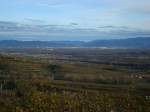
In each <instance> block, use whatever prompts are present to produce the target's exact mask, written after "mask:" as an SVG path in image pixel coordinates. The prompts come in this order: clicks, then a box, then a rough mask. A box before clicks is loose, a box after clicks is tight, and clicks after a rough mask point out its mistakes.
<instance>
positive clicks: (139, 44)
mask: <svg viewBox="0 0 150 112" xmlns="http://www.w3.org/2000/svg"><path fill="white" fill-rule="evenodd" d="M48 47H107V48H150V37H137V38H128V39H110V40H94V41H88V42H87V41H19V40H0V48H48Z"/></svg>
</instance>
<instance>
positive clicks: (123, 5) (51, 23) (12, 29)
mask: <svg viewBox="0 0 150 112" xmlns="http://www.w3.org/2000/svg"><path fill="white" fill-rule="evenodd" d="M148 36H150V0H0V39H19V40H95V39H111V38H130V37H148Z"/></svg>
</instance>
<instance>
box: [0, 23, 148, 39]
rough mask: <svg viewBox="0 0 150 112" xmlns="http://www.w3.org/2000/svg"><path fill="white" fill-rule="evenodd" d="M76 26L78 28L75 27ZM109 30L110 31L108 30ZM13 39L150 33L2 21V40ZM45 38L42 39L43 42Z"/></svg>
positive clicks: (103, 27)
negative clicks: (4, 38)
mask: <svg viewBox="0 0 150 112" xmlns="http://www.w3.org/2000/svg"><path fill="white" fill-rule="evenodd" d="M74 25H75V26H76V27H74ZM107 29H109V30H107ZM7 36H9V37H13V38H14V39H16V38H17V39H18V38H19V36H20V39H21V38H22V37H26V38H30V39H31V40H32V39H35V40H36V39H39V37H46V38H47V39H48V38H49V40H51V39H52V38H54V39H56V38H57V39H58V40H59V39H60V40H62V39H64V40H66V39H67V40H69V39H72V40H81V39H82V40H89V39H102V38H122V37H126V38H127V37H137V36H150V31H148V30H140V29H134V28H130V27H126V26H113V25H107V26H100V27H99V28H80V27H78V24H77V23H70V24H69V25H57V24H54V25H49V24H47V25H44V24H40V25H37V24H36V25H33V24H32V25H30V24H20V23H15V22H5V21H0V38H1V37H7ZM42 39H43V38H41V40H42Z"/></svg>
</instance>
